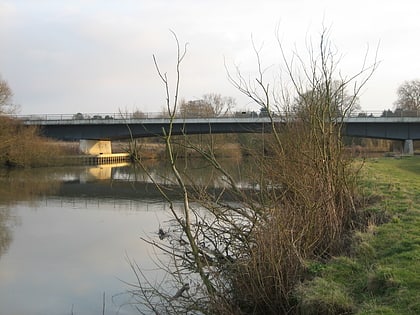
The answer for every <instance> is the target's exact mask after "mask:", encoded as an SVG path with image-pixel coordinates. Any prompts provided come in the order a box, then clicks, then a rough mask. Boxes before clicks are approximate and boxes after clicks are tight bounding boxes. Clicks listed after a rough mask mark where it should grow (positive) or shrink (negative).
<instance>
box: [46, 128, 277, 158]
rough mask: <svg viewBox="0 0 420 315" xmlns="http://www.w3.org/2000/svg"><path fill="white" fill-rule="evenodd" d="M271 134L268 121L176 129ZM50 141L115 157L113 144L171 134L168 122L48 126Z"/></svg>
mask: <svg viewBox="0 0 420 315" xmlns="http://www.w3.org/2000/svg"><path fill="white" fill-rule="evenodd" d="M267 130H270V126H269V123H268V122H267V121H263V122H261V121H259V122H244V123H237V122H236V123H232V122H222V121H217V122H208V121H205V122H196V123H189V124H186V123H185V122H184V121H181V122H177V123H174V124H173V125H172V131H171V134H172V135H185V134H188V135H194V134H222V133H260V132H265V131H267ZM41 131H42V134H43V135H44V136H46V137H50V138H54V139H59V140H63V141H80V150H81V151H82V152H83V153H86V154H92V155H99V154H111V153H112V149H111V141H112V140H126V139H136V138H145V137H161V136H164V135H167V134H169V132H170V130H169V124H168V123H167V122H156V123H150V122H149V123H144V124H142V123H128V124H125V123H110V124H102V125H97V124H92V123H87V124H67V125H63V124H48V125H43V126H42V129H41Z"/></svg>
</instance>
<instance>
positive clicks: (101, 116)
mask: <svg viewBox="0 0 420 315" xmlns="http://www.w3.org/2000/svg"><path fill="white" fill-rule="evenodd" d="M273 115H274V116H277V117H284V116H288V117H290V113H289V114H288V115H285V114H284V113H273ZM8 116H9V117H13V118H17V119H20V120H24V121H45V120H50V121H51V120H57V121H68V120H117V119H119V120H121V119H125V120H131V119H162V118H168V116H167V115H164V114H162V112H149V113H77V114H34V115H8ZM267 116H268V115H267V113H257V112H255V111H242V112H235V113H232V114H229V115H223V116H216V115H208V114H205V115H200V114H199V113H198V114H195V115H194V114H188V115H182V114H178V115H177V116H176V118H209V119H217V118H258V117H267ZM347 117H351V118H383V117H390V118H391V117H394V118H396V117H420V110H414V111H402V110H395V111H391V110H384V111H357V112H352V113H351V114H350V115H348V116H347Z"/></svg>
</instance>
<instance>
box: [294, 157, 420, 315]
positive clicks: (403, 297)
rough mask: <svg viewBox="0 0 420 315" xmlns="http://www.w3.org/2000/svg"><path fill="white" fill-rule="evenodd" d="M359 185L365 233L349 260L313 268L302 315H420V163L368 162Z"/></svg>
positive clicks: (357, 237)
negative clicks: (315, 310) (365, 220)
mask: <svg viewBox="0 0 420 315" xmlns="http://www.w3.org/2000/svg"><path fill="white" fill-rule="evenodd" d="M360 184H361V188H362V191H363V193H364V196H365V199H366V203H367V204H371V205H368V206H367V207H366V208H365V209H364V210H363V211H364V212H365V213H366V218H367V222H368V225H367V228H366V229H365V230H364V231H363V232H358V233H356V235H355V236H354V239H353V245H352V246H351V250H350V255H349V256H346V257H344V256H343V257H335V258H333V259H332V260H331V261H330V262H329V263H327V264H325V265H324V264H320V263H311V264H310V266H309V270H310V271H311V272H312V273H313V280H312V281H310V282H307V283H305V284H303V285H302V286H301V288H300V290H299V295H300V297H299V298H300V307H301V310H302V313H304V314H314V313H312V312H311V311H310V310H311V309H317V310H318V311H319V310H323V314H342V313H343V312H348V313H355V314H420V301H419V299H418V297H419V296H420V273H419V270H420V158H419V157H404V158H400V159H395V158H380V159H371V160H367V161H366V162H365V165H364V166H363V169H362V181H361V183H360ZM372 200H376V202H375V203H372V202H371V201H372ZM384 222H385V223H384ZM340 311H341V312H340ZM316 314H320V313H319V312H318V313H316Z"/></svg>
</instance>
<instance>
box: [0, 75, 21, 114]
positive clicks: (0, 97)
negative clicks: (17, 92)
mask: <svg viewBox="0 0 420 315" xmlns="http://www.w3.org/2000/svg"><path fill="white" fill-rule="evenodd" d="M12 96H13V92H12V90H11V88H10V87H9V84H8V83H7V82H6V81H5V80H3V79H2V78H1V76H0V114H11V113H14V112H15V111H16V110H17V108H16V106H15V105H13V104H12Z"/></svg>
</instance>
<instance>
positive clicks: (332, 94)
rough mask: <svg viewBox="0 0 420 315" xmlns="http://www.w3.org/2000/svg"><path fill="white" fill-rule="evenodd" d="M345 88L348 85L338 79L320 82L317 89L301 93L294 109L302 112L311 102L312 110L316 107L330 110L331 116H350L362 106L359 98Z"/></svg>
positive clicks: (329, 114)
mask: <svg viewBox="0 0 420 315" xmlns="http://www.w3.org/2000/svg"><path fill="white" fill-rule="evenodd" d="M345 88H346V85H345V84H343V83H341V82H340V81H338V80H334V81H331V82H328V83H325V84H319V85H317V87H316V88H315V89H312V90H309V91H307V92H305V93H303V94H299V96H298V98H297V99H296V102H295V105H294V111H295V112H297V113H301V114H302V111H303V109H308V104H310V107H312V109H311V111H312V110H314V109H316V108H318V109H320V110H322V111H328V116H329V117H331V118H334V117H344V116H349V115H351V114H352V113H354V112H356V111H358V110H360V109H361V107H360V104H359V99H358V98H357V97H356V96H354V95H350V94H349V93H347V91H346V89H345Z"/></svg>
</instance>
